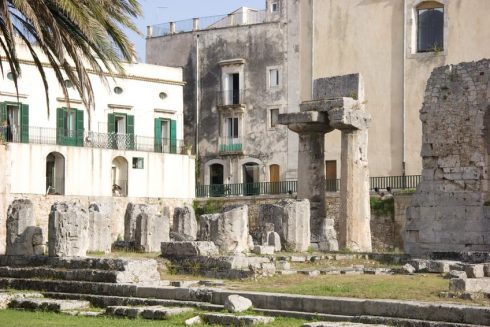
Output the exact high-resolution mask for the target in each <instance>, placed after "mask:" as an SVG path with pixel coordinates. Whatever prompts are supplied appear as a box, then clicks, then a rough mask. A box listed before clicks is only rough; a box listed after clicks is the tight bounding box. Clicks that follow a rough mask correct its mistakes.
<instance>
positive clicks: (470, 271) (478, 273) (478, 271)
mask: <svg viewBox="0 0 490 327" xmlns="http://www.w3.org/2000/svg"><path fill="white" fill-rule="evenodd" d="M483 267H484V266H483V264H476V265H465V267H464V270H465V272H466V275H467V276H468V278H483V277H485V273H484V270H483Z"/></svg>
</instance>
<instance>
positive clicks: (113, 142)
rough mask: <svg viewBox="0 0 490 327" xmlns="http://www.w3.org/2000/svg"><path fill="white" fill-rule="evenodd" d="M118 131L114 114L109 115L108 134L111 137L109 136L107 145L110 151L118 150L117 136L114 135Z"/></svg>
mask: <svg viewBox="0 0 490 327" xmlns="http://www.w3.org/2000/svg"><path fill="white" fill-rule="evenodd" d="M115 131H116V117H115V115H114V114H108V115H107V133H109V135H108V136H107V143H108V144H107V145H108V146H109V148H110V149H115V148H116V136H115V135H114V132H115Z"/></svg>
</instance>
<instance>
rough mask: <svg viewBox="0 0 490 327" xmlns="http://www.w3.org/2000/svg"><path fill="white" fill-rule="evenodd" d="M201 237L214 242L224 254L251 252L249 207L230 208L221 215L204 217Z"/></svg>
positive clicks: (226, 208) (224, 209)
mask: <svg viewBox="0 0 490 327" xmlns="http://www.w3.org/2000/svg"><path fill="white" fill-rule="evenodd" d="M199 235H200V236H199V239H200V240H202V241H212V242H214V243H215V244H216V246H217V247H218V248H219V250H220V252H222V253H240V252H247V251H249V245H248V236H249V229H248V206H246V205H238V206H229V207H225V208H223V210H222V211H221V213H218V214H210V215H202V216H201V217H200V234H199Z"/></svg>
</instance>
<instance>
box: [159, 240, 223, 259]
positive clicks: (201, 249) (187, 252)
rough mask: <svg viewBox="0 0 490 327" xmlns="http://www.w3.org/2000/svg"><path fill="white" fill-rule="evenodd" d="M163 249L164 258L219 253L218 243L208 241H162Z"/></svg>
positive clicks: (214, 254)
mask: <svg viewBox="0 0 490 327" xmlns="http://www.w3.org/2000/svg"><path fill="white" fill-rule="evenodd" d="M161 251H162V256H163V257H164V258H172V257H198V256H216V255H218V254H219V251H218V248H217V247H216V245H215V244H214V243H213V242H208V241H193V242H162V243H161Z"/></svg>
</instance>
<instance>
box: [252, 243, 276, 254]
mask: <svg viewBox="0 0 490 327" xmlns="http://www.w3.org/2000/svg"><path fill="white" fill-rule="evenodd" d="M253 252H254V253H255V254H258V255H273V254H274V247H273V246H268V245H255V247H254V250H253Z"/></svg>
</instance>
